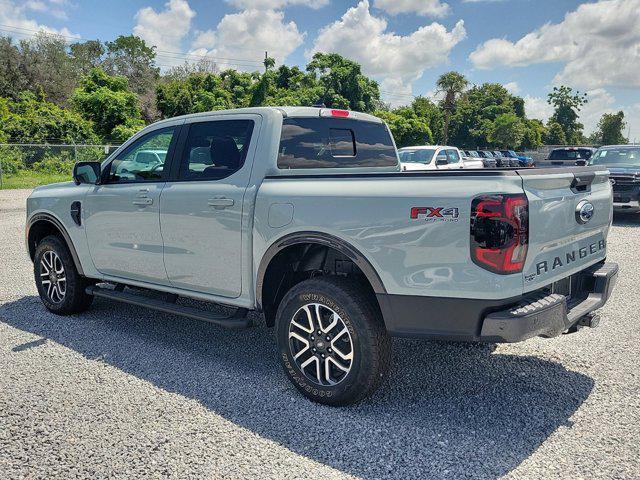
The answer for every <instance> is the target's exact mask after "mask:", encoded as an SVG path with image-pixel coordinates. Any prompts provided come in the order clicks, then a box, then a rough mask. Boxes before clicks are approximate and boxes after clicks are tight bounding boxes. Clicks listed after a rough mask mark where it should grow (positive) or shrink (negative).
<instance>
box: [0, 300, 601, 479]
mask: <svg viewBox="0 0 640 480" xmlns="http://www.w3.org/2000/svg"><path fill="white" fill-rule="evenodd" d="M0 321H2V322H4V323H6V324H8V325H10V326H12V327H15V328H17V329H20V330H23V331H27V332H31V333H33V334H35V335H38V336H40V337H42V338H44V339H48V340H51V341H53V342H57V343H59V344H61V345H63V346H65V347H68V348H70V349H73V350H75V351H77V352H78V353H80V354H82V355H83V356H85V357H86V358H87V359H89V360H96V361H100V362H104V363H106V364H109V365H112V366H114V367H116V368H118V369H120V370H122V371H123V372H126V373H128V374H131V375H134V376H136V377H138V378H140V379H143V380H145V381H148V382H151V383H153V384H154V385H156V386H157V387H159V388H161V389H164V390H166V391H169V392H175V393H177V394H180V395H183V396H185V397H189V398H193V399H196V400H197V401H199V402H200V403H202V404H203V405H204V406H205V407H207V408H208V409H210V410H211V411H213V412H215V413H217V414H219V415H222V416H223V417H224V418H226V419H228V420H230V421H231V422H234V423H235V424H237V425H240V426H242V427H244V428H247V429H249V430H251V431H253V432H255V433H256V434H258V435H260V436H261V437H264V438H267V439H271V440H273V441H275V442H277V443H279V444H282V445H284V446H286V447H287V448H288V449H290V450H291V451H293V452H295V453H297V454H299V455H303V456H305V457H308V458H310V459H313V460H315V461H318V462H321V463H323V464H326V465H328V466H330V467H333V468H335V469H338V470H340V471H342V472H345V473H348V474H352V475H356V476H361V477H365V478H381V477H385V478H403V479H404V478H413V477H417V476H421V477H426V478H452V477H474V478H497V477H500V476H502V475H504V474H506V473H508V472H510V471H511V470H513V469H514V468H516V467H517V466H518V465H520V464H521V463H522V462H523V461H524V460H525V459H527V458H528V457H529V456H530V455H531V454H532V453H533V452H534V451H535V450H536V449H537V448H538V447H539V446H540V445H541V444H542V442H544V441H545V440H546V439H547V438H548V437H549V436H550V435H551V434H552V433H553V432H554V431H556V430H557V429H558V428H560V427H565V426H567V427H570V426H571V421H570V417H571V416H572V415H573V413H574V412H575V411H576V410H577V409H578V408H579V407H580V405H581V404H582V403H583V402H584V401H585V400H586V399H587V397H588V396H589V394H590V392H591V391H592V389H593V386H594V382H593V380H592V379H591V378H590V377H587V376H585V375H582V374H580V373H576V372H571V371H568V370H566V369H565V368H564V367H563V366H562V365H560V364H558V363H554V362H550V361H547V360H542V359H539V358H536V357H531V356H515V355H503V354H498V353H493V352H492V349H491V348H490V347H489V346H480V345H464V344H452V343H431V342H419V341H409V340H396V341H395V342H394V349H393V366H392V369H391V379H390V381H389V382H387V383H386V385H385V386H383V388H381V389H380V390H379V391H378V392H377V393H376V394H375V395H374V396H373V397H372V398H370V399H369V400H368V401H366V402H365V403H363V404H361V405H358V406H355V407H350V408H344V409H335V408H330V407H325V406H321V405H316V404H313V403H311V402H309V401H308V400H306V399H305V398H303V397H302V396H300V395H299V394H298V393H297V392H296V390H295V389H294V387H293V386H292V385H290V383H289V382H288V380H287V379H286V378H285V375H284V373H283V371H282V369H281V367H280V365H279V364H278V362H277V358H276V355H277V354H276V348H275V342H274V339H273V335H272V332H271V330H270V329H267V328H266V327H265V326H264V324H262V323H260V324H259V325H258V326H257V327H256V328H253V329H249V330H242V331H232V330H224V329H221V328H219V327H216V326H212V325H208V324H202V323H199V322H195V321H191V320H184V319H182V318H179V317H174V316H171V315H164V314H157V313H155V312H152V311H149V310H145V309H142V308H138V307H134V306H128V305H123V304H116V303H110V302H108V301H100V300H98V301H96V302H95V304H94V306H93V307H92V309H91V310H90V311H89V312H87V313H85V314H82V315H79V316H73V317H56V316H53V315H51V314H49V313H48V312H46V311H45V310H44V307H42V305H41V304H40V301H39V299H38V298H37V297H25V298H22V299H19V300H17V301H14V302H11V303H7V304H4V305H2V306H0ZM30 343H34V342H30ZM35 343H36V344H35V345H34V346H33V347H32V348H47V345H48V344H49V343H48V342H46V343H44V342H42V343H39V344H38V342H35ZM15 347H20V346H18V345H16V346H15ZM22 351H23V350H21V349H20V348H17V349H16V348H14V352H15V353H14V354H16V355H20V354H21V352H22ZM71 388H73V387H71ZM116 394H117V393H116ZM122 421H123V422H125V421H126V419H124V418H123V419H122ZM201 453H202V454H203V455H206V452H201Z"/></svg>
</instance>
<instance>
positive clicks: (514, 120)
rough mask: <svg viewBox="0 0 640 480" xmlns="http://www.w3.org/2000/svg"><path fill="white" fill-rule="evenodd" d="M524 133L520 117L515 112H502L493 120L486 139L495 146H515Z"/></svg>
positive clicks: (518, 143)
mask: <svg viewBox="0 0 640 480" xmlns="http://www.w3.org/2000/svg"><path fill="white" fill-rule="evenodd" d="M524 135H525V126H524V124H523V122H522V119H521V118H520V117H518V116H517V115H516V114H515V113H503V114H501V115H499V116H498V117H497V118H496V119H495V120H494V121H493V124H492V126H491V128H490V132H489V135H488V137H487V139H488V140H489V142H491V143H492V144H494V145H495V146H497V147H508V148H517V147H518V146H520V145H521V144H522V140H523V139H524Z"/></svg>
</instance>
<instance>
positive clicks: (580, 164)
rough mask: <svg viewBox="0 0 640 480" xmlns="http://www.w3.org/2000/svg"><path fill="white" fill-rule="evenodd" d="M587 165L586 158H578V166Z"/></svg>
mask: <svg viewBox="0 0 640 480" xmlns="http://www.w3.org/2000/svg"><path fill="white" fill-rule="evenodd" d="M586 166H587V161H586V160H577V161H576V167H586Z"/></svg>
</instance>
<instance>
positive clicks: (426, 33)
mask: <svg viewBox="0 0 640 480" xmlns="http://www.w3.org/2000/svg"><path fill="white" fill-rule="evenodd" d="M465 37H466V31H465V28H464V22H463V21H462V20H460V21H459V22H458V23H457V24H456V25H455V27H454V28H453V29H452V30H451V31H447V29H446V27H444V26H443V25H441V24H439V23H432V24H430V25H425V26H423V27H420V28H419V29H418V30H416V31H415V32H413V33H411V34H409V35H406V36H401V35H397V34H396V33H394V32H391V31H388V30H387V21H386V20H385V19H384V18H381V17H375V16H373V15H372V14H371V12H370V11H369V2H368V1H367V0H362V1H361V2H360V3H358V5H357V6H356V7H353V8H350V9H349V10H347V12H346V13H345V14H344V15H343V16H342V18H340V19H339V20H336V21H335V22H334V23H332V24H330V25H327V26H326V27H324V28H323V29H322V30H321V31H320V33H319V34H318V37H317V38H316V40H315V43H314V45H313V47H312V48H311V49H310V50H309V51H308V52H307V55H308V56H311V55H313V53H315V52H325V53H327V52H335V53H339V54H341V55H344V56H345V57H347V58H350V59H353V60H355V61H356V62H358V63H360V64H361V65H362V68H363V71H364V73H365V74H367V75H372V76H374V77H376V78H377V79H378V80H380V81H381V82H382V83H383V85H385V86H389V88H393V89H394V93H395V91H401V92H403V94H406V93H407V92H409V93H410V92H411V88H410V87H411V85H412V83H413V82H414V81H415V80H417V79H419V78H420V77H421V76H422V74H423V73H424V71H425V70H426V69H428V68H432V67H434V66H436V65H439V64H442V63H446V62H447V60H448V56H449V53H450V52H451V50H452V49H453V47H455V46H456V45H457V44H458V43H459V42H461V41H462V40H463V39H464V38H465ZM407 87H408V88H407ZM406 103H409V102H406Z"/></svg>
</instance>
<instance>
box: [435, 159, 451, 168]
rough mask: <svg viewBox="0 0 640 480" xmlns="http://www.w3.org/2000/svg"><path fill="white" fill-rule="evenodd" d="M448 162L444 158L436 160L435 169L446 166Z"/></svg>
mask: <svg viewBox="0 0 640 480" xmlns="http://www.w3.org/2000/svg"><path fill="white" fill-rule="evenodd" d="M448 163H449V162H448V161H447V159H446V158H436V167H439V166H441V165H446V164H448Z"/></svg>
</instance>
